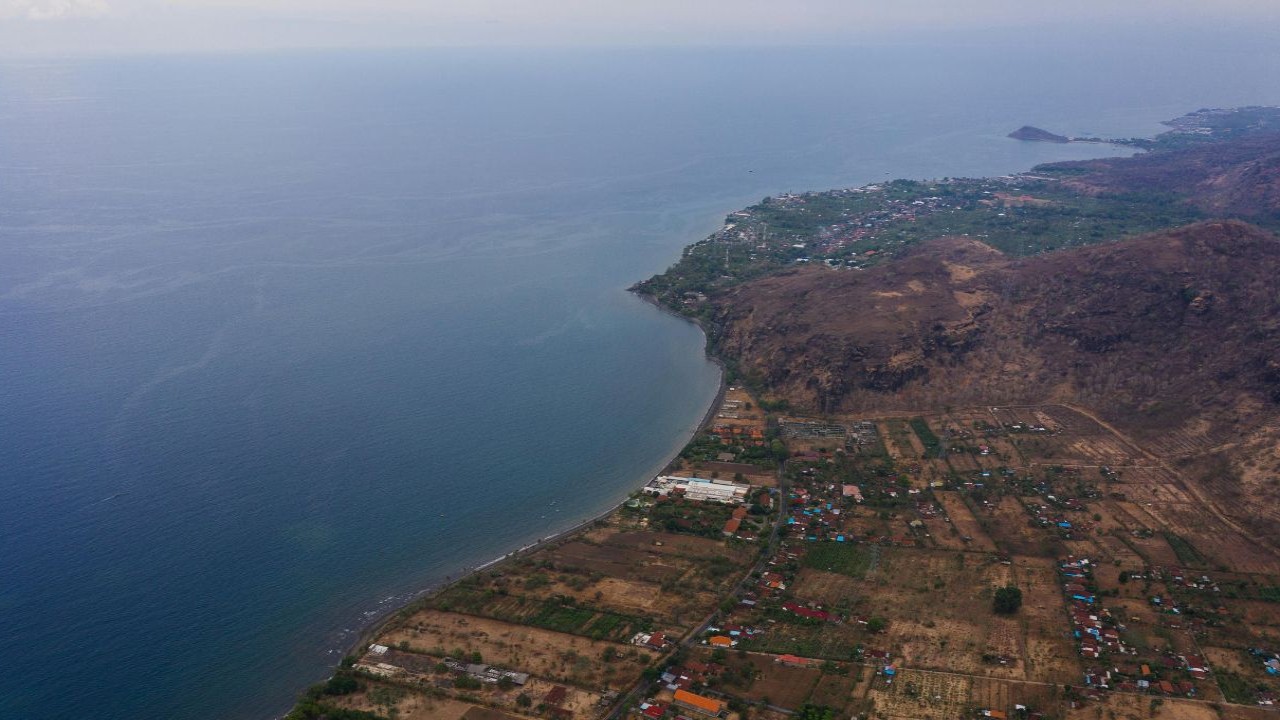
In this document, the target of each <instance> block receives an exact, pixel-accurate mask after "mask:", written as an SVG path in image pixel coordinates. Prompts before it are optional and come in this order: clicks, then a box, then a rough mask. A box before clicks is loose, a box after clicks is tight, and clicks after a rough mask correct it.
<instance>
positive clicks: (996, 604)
mask: <svg viewBox="0 0 1280 720" xmlns="http://www.w3.org/2000/svg"><path fill="white" fill-rule="evenodd" d="M1020 607H1022V591H1021V590H1019V589H1018V588H1017V587H1015V586H1013V585H1005V586H1004V587H1002V588H998V589H996V593H995V596H994V597H992V600H991V609H992V610H994V611H995V612H996V613H997V614H1000V615H1012V614H1014V613H1016V612H1018V608H1020Z"/></svg>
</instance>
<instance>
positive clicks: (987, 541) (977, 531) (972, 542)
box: [933, 491, 996, 552]
mask: <svg viewBox="0 0 1280 720" xmlns="http://www.w3.org/2000/svg"><path fill="white" fill-rule="evenodd" d="M933 496H934V497H935V498H937V500H938V502H939V503H941V504H942V508H943V510H945V511H946V513H947V517H949V518H951V524H952V525H953V526H955V528H956V530H957V531H958V532H959V533H960V536H961V539H962V540H963V539H964V538H969V539H968V540H967V541H965V544H966V547H968V548H969V549H971V550H982V551H986V552H995V550H996V544H995V543H994V542H993V541H992V540H991V536H989V535H987V533H986V531H985V530H983V529H982V526H981V525H979V524H978V519H977V518H976V517H974V516H973V513H972V512H971V511H970V510H969V506H968V505H965V503H964V500H962V499H961V498H960V495H959V494H958V493H955V492H952V491H938V492H935V493H934V494H933Z"/></svg>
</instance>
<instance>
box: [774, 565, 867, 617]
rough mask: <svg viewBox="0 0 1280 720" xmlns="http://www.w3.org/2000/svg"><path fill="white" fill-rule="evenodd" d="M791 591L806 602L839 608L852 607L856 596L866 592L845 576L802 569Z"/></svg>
mask: <svg viewBox="0 0 1280 720" xmlns="http://www.w3.org/2000/svg"><path fill="white" fill-rule="evenodd" d="M791 591H792V593H793V594H794V595H795V596H796V597H797V598H801V599H803V600H805V601H807V602H815V603H820V604H822V605H827V606H830V607H835V608H839V607H841V606H846V605H852V604H853V603H854V602H855V601H856V599H857V597H858V594H859V593H860V592H865V591H866V586H864V585H862V584H860V583H859V582H858V581H857V580H855V579H853V578H851V577H849V576H847V575H841V574H839V573H831V572H825V571H822V570H814V569H812V568H803V569H801V570H800V574H799V575H798V576H797V577H796V580H795V583H794V584H793V585H792V586H791Z"/></svg>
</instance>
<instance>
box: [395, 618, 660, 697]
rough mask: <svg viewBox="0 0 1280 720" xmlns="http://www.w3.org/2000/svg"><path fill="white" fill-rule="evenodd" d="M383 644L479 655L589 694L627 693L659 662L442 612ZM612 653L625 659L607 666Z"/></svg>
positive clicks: (626, 649) (640, 652)
mask: <svg viewBox="0 0 1280 720" xmlns="http://www.w3.org/2000/svg"><path fill="white" fill-rule="evenodd" d="M378 642H380V643H382V644H384V645H388V646H390V647H399V646H400V644H401V643H407V644H408V646H409V647H410V648H411V649H413V650H415V651H419V652H424V653H429V654H431V655H435V656H444V655H453V656H459V655H460V656H462V657H471V656H472V655H473V653H479V654H480V656H481V657H483V658H486V659H489V660H490V661H491V662H500V663H501V664H502V665H503V666H505V667H511V668H514V669H519V670H521V671H523V672H528V673H532V674H534V675H537V676H538V677H541V678H545V679H549V680H555V681H559V682H565V683H571V684H575V685H580V686H583V687H587V688H599V687H602V686H606V685H607V686H610V687H612V688H614V689H622V688H623V687H625V686H626V685H627V684H628V683H629V682H631V681H633V680H634V679H635V676H636V675H637V674H638V673H639V672H640V670H642V669H643V668H644V667H645V666H647V665H648V664H649V663H651V662H652V661H653V660H654V658H656V656H657V655H656V653H654V652H652V651H650V650H645V649H642V648H638V647H635V646H630V645H619V644H616V643H610V642H604V641H599V640H591V639H588V638H584V637H579V636H576V635H569V634H565V633H558V632H552V631H549V630H542V629H538V628H533V627H529V626H524V625H516V624H513V623H508V622H503V621H500V620H493V619H489V618H482V617H476V616H474V615H461V614H458V613H450V612H441V611H438V610H423V611H419V612H417V613H415V614H414V615H413V616H411V617H410V618H409V619H408V620H407V621H406V622H405V623H404V624H403V625H402V626H400V627H397V628H396V629H394V630H391V631H389V632H387V633H385V634H384V635H382V636H381V637H380V638H379V639H378ZM610 648H611V649H612V651H613V652H614V653H617V654H618V655H619V656H620V658H619V659H617V660H615V661H614V662H612V663H604V662H601V661H600V658H601V657H603V655H604V652H605V650H606V649H610Z"/></svg>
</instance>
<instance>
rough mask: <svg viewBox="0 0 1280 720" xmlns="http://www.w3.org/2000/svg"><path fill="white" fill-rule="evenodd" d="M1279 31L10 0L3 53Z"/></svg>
mask: <svg viewBox="0 0 1280 720" xmlns="http://www.w3.org/2000/svg"><path fill="white" fill-rule="evenodd" d="M1090 26H1097V27H1114V26H1134V27H1141V28H1146V29H1147V30H1149V31H1158V30H1159V29H1161V28H1168V27H1180V28H1187V29H1195V28H1210V27H1212V28H1223V27H1228V28H1229V27H1250V26H1252V27H1255V28H1256V27H1280V0H1071V1H1070V2H1055V3H1048V2H1043V1H1041V0H449V1H448V2H445V1H442V0H256V1H255V0H0V54H30V53H41V54H44V53H51V54H62V53H72V52H75V53H101V52H150V51H171V50H252V49H266V48H287V47H353V46H354V47H369V46H374V47H376V46H436V45H517V46H522V45H655V44H677V45H725V44H744V45H760V44H827V43H840V42H874V41H877V40H882V39H885V38H888V37H905V36H910V35H912V34H917V35H918V34H920V33H933V34H936V33H938V32H943V31H949V30H955V31H958V32H962V31H968V30H973V29H977V28H1002V27H1032V28H1042V29H1050V28H1055V27H1073V28H1081V27H1090Z"/></svg>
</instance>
